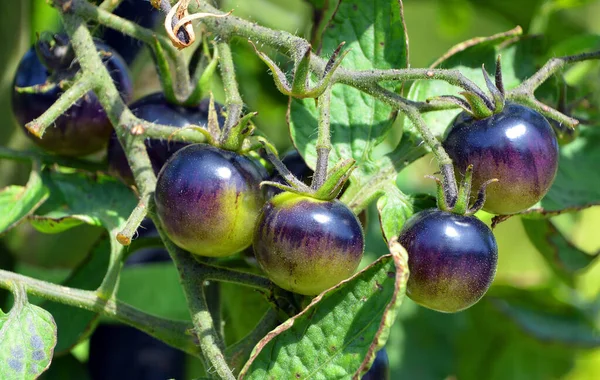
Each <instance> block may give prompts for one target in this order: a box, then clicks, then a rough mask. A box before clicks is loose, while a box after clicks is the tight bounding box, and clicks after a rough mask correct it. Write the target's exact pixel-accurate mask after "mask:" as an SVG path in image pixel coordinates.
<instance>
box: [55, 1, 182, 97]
mask: <svg viewBox="0 0 600 380" xmlns="http://www.w3.org/2000/svg"><path fill="white" fill-rule="evenodd" d="M61 1H65V0H60V1H58V0H57V2H59V3H60V2H61ZM70 3H71V5H70V6H71V10H70V11H71V12H74V13H76V14H78V15H79V16H81V17H83V18H85V19H89V20H94V21H95V22H98V23H100V24H102V25H104V26H107V27H109V28H111V29H115V30H117V31H119V32H121V33H123V34H125V35H127V36H130V37H133V38H136V39H138V40H140V41H142V42H144V43H146V44H147V45H148V46H149V47H150V48H153V46H154V41H155V39H157V40H158V42H159V43H160V45H161V47H162V48H163V49H164V50H165V52H166V53H167V55H168V57H169V58H170V59H171V60H173V62H174V64H175V78H176V79H175V82H176V92H177V95H178V97H179V98H180V100H183V99H185V98H187V96H188V95H189V93H190V90H191V86H190V77H189V73H188V67H187V62H186V61H185V59H184V56H183V55H182V54H181V53H180V52H178V51H177V49H175V48H174V47H173V45H172V44H171V42H170V41H169V39H168V38H167V37H165V36H163V35H157V34H156V33H154V31H153V30H151V29H147V28H144V27H142V26H139V25H138V24H136V23H135V22H132V21H129V20H127V19H124V18H122V17H119V16H115V15H114V14H112V13H111V12H110V11H107V10H103V9H100V8H98V7H95V6H93V5H92V4H90V3H88V2H87V1H86V0H70Z"/></svg>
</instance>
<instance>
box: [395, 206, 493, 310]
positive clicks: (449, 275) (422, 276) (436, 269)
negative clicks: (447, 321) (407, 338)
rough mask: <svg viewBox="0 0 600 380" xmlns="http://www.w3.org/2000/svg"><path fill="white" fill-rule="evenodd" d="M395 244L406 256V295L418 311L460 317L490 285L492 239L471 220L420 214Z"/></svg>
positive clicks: (434, 212)
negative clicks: (403, 250)
mask: <svg viewBox="0 0 600 380" xmlns="http://www.w3.org/2000/svg"><path fill="white" fill-rule="evenodd" d="M398 241H399V242H400V244H402V246H403V247H404V248H406V251H407V252H408V269H409V271H410V275H409V277H408V284H407V287H406V294H407V295H408V296H409V297H410V298H411V299H412V300H413V301H415V302H416V303H418V304H419V305H422V306H425V307H427V308H430V309H433V310H437V311H441V312H446V313H454V312H457V311H461V310H464V309H466V308H468V307H470V306H472V305H474V304H475V303H476V302H477V301H479V300H480V299H481V297H483V295H484V294H485V293H486V292H487V290H488V288H489V287H490V285H491V284H492V281H493V280H494V275H495V274H496V265H497V262H498V246H497V245H496V239H495V238H494V235H493V234H492V231H491V230H490V229H489V228H488V227H487V226H486V225H485V224H484V223H483V222H482V221H480V220H479V219H477V218H475V217H474V216H464V215H457V214H454V213H451V212H447V211H440V210H437V209H429V210H425V211H421V212H419V213H417V214H415V215H413V216H412V217H411V218H410V219H409V220H408V221H407V222H406V224H405V225H404V227H403V228H402V232H401V233H400V237H399V239H398Z"/></svg>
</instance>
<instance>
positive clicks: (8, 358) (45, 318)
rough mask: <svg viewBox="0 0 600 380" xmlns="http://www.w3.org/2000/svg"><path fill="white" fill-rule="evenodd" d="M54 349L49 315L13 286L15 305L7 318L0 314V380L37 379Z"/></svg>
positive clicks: (46, 367)
mask: <svg viewBox="0 0 600 380" xmlns="http://www.w3.org/2000/svg"><path fill="white" fill-rule="evenodd" d="M55 345H56V325H55V324H54V319H53V318H52V315H51V314H50V313H48V312H47V311H46V310H44V309H42V308H41V307H39V306H35V305H32V304H30V303H29V302H28V301H27V294H26V293H25V289H23V288H22V287H21V286H20V285H15V303H14V305H13V307H12V309H11V310H10V312H9V313H8V314H4V313H3V312H2V311H1V310H0V379H6V380H13V379H15V380H17V379H24V380H25V379H33V378H36V377H38V376H39V375H40V374H41V373H42V372H44V371H45V370H46V369H48V367H49V366H50V361H51V360H52V353H53V351H54V346H55Z"/></svg>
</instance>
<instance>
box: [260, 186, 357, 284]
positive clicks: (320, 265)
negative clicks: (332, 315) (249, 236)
mask: <svg viewBox="0 0 600 380" xmlns="http://www.w3.org/2000/svg"><path fill="white" fill-rule="evenodd" d="M253 246H254V255H255V256H256V260H257V261H258V264H259V265H260V267H261V268H262V269H263V271H264V272H265V273H266V274H267V275H268V276H269V278H270V279H271V280H272V281H273V282H274V283H275V284H277V285H279V286H280V287H282V288H283V289H286V290H289V291H292V292H295V293H300V294H305V295H315V294H319V293H320V292H322V291H323V290H325V289H327V288H330V287H332V286H334V285H336V284H337V283H339V282H340V281H342V280H345V279H347V278H348V277H350V276H351V275H352V274H354V272H355V271H356V268H357V267H358V264H359V263H360V260H361V258H362V255H363V250H364V238H363V230H362V227H361V225H360V222H359V221H358V219H357V218H356V216H355V215H354V214H353V213H352V211H350V209H349V208H348V206H346V205H345V204H343V203H342V202H340V201H338V200H337V199H336V200H333V201H320V200H316V199H313V198H310V197H307V196H302V195H297V194H293V193H290V192H283V193H281V194H278V195H276V196H275V197H274V198H272V199H271V200H270V201H268V202H267V203H266V204H265V207H263V209H262V211H261V214H260V216H259V218H258V221H257V222H256V228H255V231H254V239H253Z"/></svg>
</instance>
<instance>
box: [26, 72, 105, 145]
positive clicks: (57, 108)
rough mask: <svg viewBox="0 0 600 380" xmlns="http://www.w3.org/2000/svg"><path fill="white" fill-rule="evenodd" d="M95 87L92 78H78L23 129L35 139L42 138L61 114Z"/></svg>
mask: <svg viewBox="0 0 600 380" xmlns="http://www.w3.org/2000/svg"><path fill="white" fill-rule="evenodd" d="M94 86H95V82H94V81H93V79H92V78H89V77H83V76H79V78H78V79H77V80H76V81H75V82H74V83H73V85H72V86H71V87H69V89H68V90H67V91H65V92H63V93H62V95H61V96H60V97H59V98H58V99H57V100H56V102H54V104H52V106H50V107H48V109H47V110H46V112H44V113H43V114H41V115H40V117H38V118H37V119H34V120H32V121H30V122H29V123H27V124H26V125H25V127H26V128H27V129H28V130H29V132H31V133H32V134H34V135H35V136H37V137H40V138H41V137H42V136H43V135H44V132H45V131H46V129H47V128H48V127H50V126H51V125H53V124H54V122H55V121H56V119H58V118H59V117H60V116H61V115H62V114H64V113H65V111H66V110H68V109H69V108H70V107H71V106H72V105H73V104H75V103H76V102H77V101H78V100H79V99H81V98H82V97H84V96H85V95H86V94H87V93H88V92H90V90H92V89H93V88H94Z"/></svg>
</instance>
